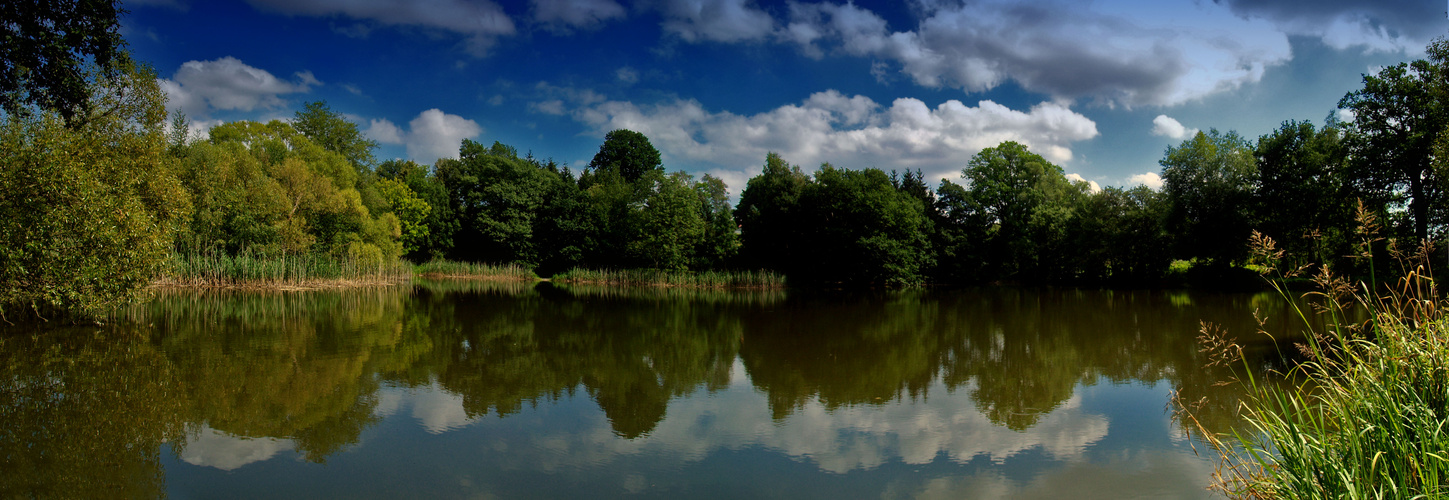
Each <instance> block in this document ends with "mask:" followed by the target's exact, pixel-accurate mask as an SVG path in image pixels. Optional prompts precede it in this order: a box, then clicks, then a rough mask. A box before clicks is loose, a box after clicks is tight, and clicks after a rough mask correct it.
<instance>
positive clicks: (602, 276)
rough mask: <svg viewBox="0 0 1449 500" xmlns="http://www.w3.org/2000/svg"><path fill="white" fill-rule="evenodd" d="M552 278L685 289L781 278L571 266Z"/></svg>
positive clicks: (776, 282)
mask: <svg viewBox="0 0 1449 500" xmlns="http://www.w3.org/2000/svg"><path fill="white" fill-rule="evenodd" d="M553 281H557V282H561V283H583V284H594V285H622V286H655V287H689V288H784V287H785V277H784V276H781V275H779V274H775V273H773V272H770V271H763V270H761V271H700V272H690V271H666V270H660V269H603V270H596V269H572V270H569V271H567V272H564V273H562V274H558V275H555V276H554V277H553Z"/></svg>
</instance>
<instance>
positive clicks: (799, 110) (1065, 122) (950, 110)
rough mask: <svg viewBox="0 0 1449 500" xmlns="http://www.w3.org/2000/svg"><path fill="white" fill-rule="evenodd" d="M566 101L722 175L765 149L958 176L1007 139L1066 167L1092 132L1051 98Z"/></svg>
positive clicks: (599, 126)
mask: <svg viewBox="0 0 1449 500" xmlns="http://www.w3.org/2000/svg"><path fill="white" fill-rule="evenodd" d="M558 94H560V95H561V94H562V92H559V93H558ZM573 94H575V95H580V96H589V95H594V94H590V93H586V92H578V91H574V92H573ZM564 100H565V102H566V103H567V104H568V105H569V107H570V109H569V110H568V112H569V114H570V115H571V116H572V117H573V118H574V119H575V120H577V121H579V122H581V123H584V124H586V125H588V126H589V127H590V128H591V129H593V133H594V134H596V135H600V136H602V135H603V134H604V133H606V132H608V131H610V130H614V129H620V128H624V129H630V130H634V131H638V132H640V133H643V134H644V135H646V136H648V137H649V139H650V141H651V142H653V144H654V146H655V147H657V148H659V150H660V152H661V153H663V154H664V156H665V160H666V161H669V162H684V163H686V164H689V165H693V166H694V167H695V168H694V170H706V171H709V172H711V173H713V174H715V175H716V176H718V177H720V178H722V179H726V180H733V179H737V178H740V175H731V174H728V173H725V171H733V172H738V173H746V174H747V173H750V172H753V171H756V170H758V168H759V165H760V164H761V163H763V161H764V158H765V154H766V153H767V152H771V151H773V152H777V153H780V154H781V155H782V156H783V157H785V158H786V159H787V160H789V161H791V162H793V163H796V164H800V165H803V166H805V167H807V168H813V167H814V166H816V165H819V164H820V163H822V162H831V163H833V164H835V165H838V166H841V167H847V168H865V167H879V168H882V169H886V170H889V169H921V170H922V171H923V172H924V173H926V174H927V175H928V176H930V177H931V178H945V177H951V176H955V175H957V174H958V173H959V171H960V170H961V168H963V167H964V166H965V165H966V162H967V161H969V160H970V158H971V156H972V155H975V154H976V153H977V152H979V151H981V150H982V149H984V148H987V147H992V146H996V145H998V144H1000V143H1002V142H1004V141H1017V142H1020V143H1022V144H1025V145H1026V146H1027V147H1029V148H1031V149H1032V150H1033V151H1035V152H1037V153H1038V154H1041V155H1042V156H1044V157H1046V158H1047V159H1049V160H1051V161H1053V162H1056V163H1063V162H1068V161H1070V160H1071V159H1072V151H1071V149H1070V146H1071V144H1072V143H1073V142H1076V141H1082V140H1086V139H1091V138H1093V137H1096V136H1097V126H1096V123H1094V122H1093V121H1092V120H1091V119H1089V118H1087V117H1085V116H1082V115H1081V114H1078V113H1076V112H1073V111H1072V110H1070V109H1068V108H1067V107H1065V106H1063V105H1060V104H1056V103H1050V102H1047V103H1041V104H1038V105H1036V106H1033V107H1032V108H1031V109H1030V110H1028V111H1017V110H1013V109H1010V108H1007V107H1006V106H1002V105H1000V104H997V103H995V102H992V101H981V102H979V103H978V104H977V105H976V106H975V107H969V106H966V105H965V104H963V103H961V102H960V101H957V100H949V101H946V102H944V103H941V104H940V105H938V106H936V107H935V108H930V107H928V106H927V105H926V103H925V102H922V101H920V100H918V99H913V98H902V99H896V100H895V101H894V102H893V103H891V105H890V106H889V107H884V106H881V105H880V104H878V103H876V102H875V101H873V100H871V99H870V98H868V97H865V96H853V97H847V96H845V95H843V94H841V93H839V92H836V91H834V90H830V91H825V92H819V93H816V94H814V95H812V96H810V98H809V99H806V100H805V101H804V102H801V103H800V104H790V105H785V106H781V107H779V108H776V109H774V110H771V111H766V112H762V113H758V114H755V115H747V116H746V115H736V114H734V113H730V112H728V111H720V112H711V111H709V110H706V109H704V107H703V106H702V105H701V104H700V103H699V102H698V101H694V100H682V99H676V100H673V101H667V102H663V103H659V104H650V105H638V104H635V103H632V102H626V101H601V102H596V103H592V104H588V103H578V102H575V101H572V100H569V99H568V98H567V97H565V98H564ZM536 109H539V110H540V111H544V109H540V108H536ZM730 185H731V186H732V187H733V188H735V189H736V190H737V189H739V188H740V187H742V186H741V185H740V184H735V183H731V184H730Z"/></svg>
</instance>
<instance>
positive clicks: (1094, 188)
mask: <svg viewBox="0 0 1449 500" xmlns="http://www.w3.org/2000/svg"><path fill="white" fill-rule="evenodd" d="M1066 177H1067V180H1069V181H1073V182H1085V183H1087V190H1088V191H1089V192H1093V193H1095V192H1098V191H1101V190H1102V185H1101V184H1097V181H1089V180H1087V178H1085V177H1082V174H1075V173H1073V174H1067V175H1066Z"/></svg>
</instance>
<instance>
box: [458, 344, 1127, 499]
mask: <svg viewBox="0 0 1449 500" xmlns="http://www.w3.org/2000/svg"><path fill="white" fill-rule="evenodd" d="M730 380H731V382H730V384H729V388H728V389H727V390H723V391H719V392H714V393H711V396H710V397H707V398H704V397H694V398H680V399H676V400H673V401H670V404H669V412H668V414H667V416H666V417H665V418H664V420H662V421H661V422H659V424H658V425H657V426H656V427H655V428H654V429H653V430H652V431H650V432H649V433H648V434H647V435H644V436H640V437H638V438H634V439H619V438H618V437H617V436H615V435H614V433H613V432H612V431H611V429H610V426H609V423H608V422H607V421H606V420H605V419H604V418H603V416H602V415H598V417H597V418H595V419H592V420H591V421H589V422H588V423H587V424H585V425H581V426H570V427H568V428H562V427H560V428H556V429H554V430H552V431H549V432H543V433H519V434H517V435H515V436H512V437H510V438H509V440H510V441H511V442H509V443H506V445H507V446H508V449H509V450H510V451H514V450H517V453H516V454H514V455H513V456H512V457H511V458H510V460H512V461H513V463H527V464H529V466H530V467H534V468H537V469H540V470H557V469H566V468H572V467H578V466H581V465H585V464H587V465H589V466H593V467H597V466H598V465H599V464H607V463H610V462H613V461H616V460H621V459H627V457H629V456H634V455H642V454H649V455H651V456H657V457H661V458H665V459H668V458H673V459H674V460H677V461H680V462H698V461H700V460H704V459H706V458H708V457H709V456H710V455H712V454H714V453H717V452H719V451H720V450H738V449H744V448H761V449H767V450H772V451H774V452H777V453H781V454H784V455H786V456H789V457H792V458H793V459H795V460H798V461H801V462H806V463H812V464H814V465H815V466H816V467H818V468H819V469H820V470H823V471H827V472H832V473H837V474H844V473H847V472H851V471H858V470H869V469H874V468H877V467H880V466H882V465H884V464H887V463H891V462H896V461H899V462H901V463H906V464H918V465H919V464H930V463H933V462H935V461H936V460H937V459H938V458H941V457H944V458H945V459H946V460H950V461H953V462H956V463H961V464H964V463H968V462H971V461H972V460H974V459H976V458H978V457H984V458H987V459H989V460H992V461H994V462H996V463H1001V462H1002V461H1004V460H1006V459H1008V458H1011V457H1013V456H1016V455H1019V454H1022V453H1028V452H1031V453H1041V454H1044V455H1046V456H1049V457H1051V458H1052V459H1054V460H1059V461H1063V462H1068V463H1079V462H1082V461H1084V460H1085V457H1084V454H1085V452H1086V451H1087V449H1088V448H1089V447H1091V446H1092V445H1093V444H1095V443H1097V442H1099V441H1101V440H1102V439H1103V438H1104V437H1106V436H1107V433H1108V430H1109V422H1108V420H1107V417H1106V416H1104V415H1099V414H1096V413H1094V412H1091V411H1089V410H1087V409H1085V408H1083V407H1082V402H1081V398H1080V396H1073V397H1072V398H1070V399H1068V400H1067V401H1064V402H1062V404H1061V405H1059V406H1057V407H1056V408H1054V409H1052V410H1051V411H1050V412H1047V413H1044V414H1042V415H1041V417H1040V420H1038V421H1037V422H1036V424H1035V425H1034V426H1032V428H1031V430H1030V431H1029V432H1019V431H1015V430H1012V429H1009V428H1007V427H1004V426H1001V425H997V424H995V423H992V422H991V421H990V420H989V419H988V418H987V417H986V416H985V415H983V414H982V413H981V412H980V411H979V409H978V407H977V405H976V402H975V401H974V400H973V399H972V398H971V396H970V394H971V393H972V392H974V391H973V388H974V387H973V385H974V384H967V385H966V386H959V387H955V388H954V389H952V390H948V389H947V388H946V387H945V384H942V383H941V382H940V381H936V382H935V383H933V384H932V385H931V387H930V388H929V389H927V392H928V393H929V394H930V400H931V405H929V407H923V406H921V405H918V404H913V402H912V401H910V400H909V398H902V400H897V401H891V402H883V403H881V404H874V405H846V406H836V405H826V404H824V403H822V402H820V401H818V400H814V399H812V400H808V401H805V402H803V404H801V405H800V406H798V407H797V408H795V409H794V411H792V412H790V414H789V415H788V416H786V417H784V418H782V419H778V420H776V419H773V418H771V414H772V412H771V410H770V407H769V402H768V400H767V398H765V397H763V396H762V395H761V392H760V391H759V390H758V389H757V388H756V387H754V386H752V385H751V383H750V381H749V376H748V375H747V373H746V371H745V368H744V365H743V363H742V362H740V361H739V360H736V361H735V363H734V366H733V367H732V369H731V376H730ZM476 422H477V424H475V425H495V422H499V420H479V421H476Z"/></svg>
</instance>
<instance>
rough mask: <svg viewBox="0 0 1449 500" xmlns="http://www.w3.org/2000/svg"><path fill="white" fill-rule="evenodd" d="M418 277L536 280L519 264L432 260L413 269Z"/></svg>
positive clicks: (529, 270) (527, 269)
mask: <svg viewBox="0 0 1449 500" xmlns="http://www.w3.org/2000/svg"><path fill="white" fill-rule="evenodd" d="M413 272H414V273H416V274H417V275H419V276H425V277H430V278H485V279H508V280H519V281H532V280H535V279H538V277H537V276H535V275H534V274H533V270H532V269H529V268H528V267H525V266H523V265H521V264H479V263H473V262H457V261H451V260H432V261H428V262H424V263H422V264H418V265H417V266H414V267H413Z"/></svg>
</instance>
